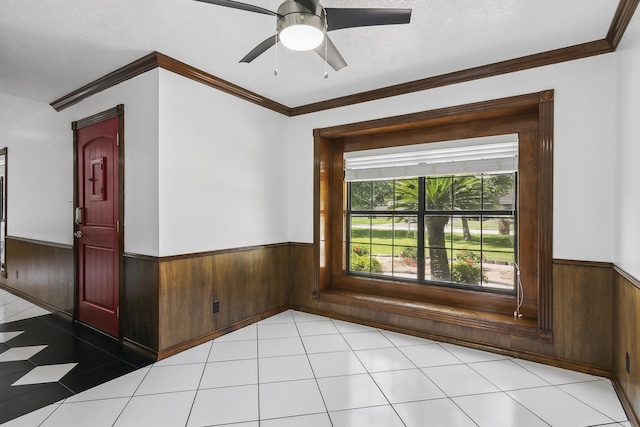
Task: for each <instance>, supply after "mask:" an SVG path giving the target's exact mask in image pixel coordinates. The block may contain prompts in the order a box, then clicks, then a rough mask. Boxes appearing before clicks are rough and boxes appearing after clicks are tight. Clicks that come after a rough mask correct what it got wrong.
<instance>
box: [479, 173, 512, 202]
mask: <svg viewBox="0 0 640 427" xmlns="http://www.w3.org/2000/svg"><path fill="white" fill-rule="evenodd" d="M515 183H516V179H515V174H514V173H507V174H496V175H485V176H484V182H483V195H482V196H483V208H484V209H485V210H514V209H515V194H516V188H515Z"/></svg>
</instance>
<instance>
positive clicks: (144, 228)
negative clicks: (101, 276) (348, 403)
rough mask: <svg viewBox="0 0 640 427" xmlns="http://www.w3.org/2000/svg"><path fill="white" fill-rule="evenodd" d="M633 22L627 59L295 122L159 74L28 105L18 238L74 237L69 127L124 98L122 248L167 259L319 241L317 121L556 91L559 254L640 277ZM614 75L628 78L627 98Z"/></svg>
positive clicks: (13, 169)
mask: <svg viewBox="0 0 640 427" xmlns="http://www.w3.org/2000/svg"><path fill="white" fill-rule="evenodd" d="M632 27H633V28H630V30H629V31H628V34H627V35H625V42H623V46H622V47H621V51H620V52H619V53H616V54H609V55H601V56H597V57H593V58H587V59H583V60H579V61H573V62H570V63H563V64H556V65H553V66H548V67H543V68H538V69H534V70H527V71H523V72H519V73H513V74H509V75H504V76H497V77H493V78H489V79H483V80H479V81H473V82H467V83H464V84H459V85H454V86H448V87H443V88H438V89H433V90H429V91H424V92H419V93H414V94H410V95H404V96H400V97H395V98H389V99H383V100H379V101H374V102H368V103H364V104H359V105H354V106H349V107H343V108H340V109H335V110H330V111H324V112H319V113H315V114H310V115H305V116H301V117H295V118H287V117H284V116H282V115H280V114H278V113H275V112H272V111H270V110H267V109H264V108H262V107H259V106H257V105H254V104H250V103H247V102H245V101H242V100H240V99H238V98H235V97H233V96H230V95H227V94H225V93H222V92H219V91H216V90H214V89H211V88H208V87H205V86H202V85H201V84H198V83H196V82H193V81H191V80H188V79H185V78H183V77H180V76H178V75H175V74H173V73H171V72H168V71H165V70H161V69H155V70H153V71H150V72H147V73H145V74H143V75H141V76H138V77H136V78H134V79H131V80H129V81H127V82H124V83H122V84H121V85H118V86H117V87H114V88H111V89H109V90H107V91H104V92H102V93H100V94H98V95H96V96H93V97H91V98H89V99H87V100H85V101H83V102H82V103H80V104H78V105H76V106H73V107H71V108H68V109H66V110H63V111H62V112H60V113H56V112H55V111H53V109H51V107H49V106H48V105H44V104H37V103H29V102H26V101H25V102H24V104H25V105H27V106H28V108H26V107H24V106H22V107H23V108H26V110H28V114H25V115H24V116H23V117H24V119H23V120H22V121H20V122H17V123H16V124H13V125H11V126H10V127H4V128H2V129H0V145H2V146H4V145H6V146H8V147H9V181H8V183H9V188H8V191H9V205H8V206H9V212H8V214H9V234H10V235H13V236H17V237H25V238H30V239H37V240H45V241H51V242H58V243H65V244H71V243H72V234H71V233H72V221H71V218H72V205H71V200H72V190H73V189H72V182H73V181H72V169H73V167H72V164H71V162H72V158H71V157H72V156H71V153H72V133H71V130H70V122H71V121H73V120H78V119H81V118H83V117H87V116H89V115H91V114H94V113H96V112H99V111H103V110H105V109H108V108H111V107H113V106H115V105H116V104H118V103H124V104H125V175H126V176H125V224H126V233H125V250H126V251H127V252H132V253H138V254H145V255H152V256H165V255H174V254H181V253H192V252H198V251H208V250H215V249H224V248H232V247H241V246H250V245H259V244H268V243H278V242H287V241H294V242H308V243H310V242H312V241H313V137H312V131H313V129H314V128H320V127H326V126H334V125H339V124H346V123H353V122H358V121H362V120H370V119H375V118H382V117H389V116H393V115H399V114H406V113H412V112H417V111H426V110H431V109H434V108H439V107H445V106H452V105H460V104H465V103H469V102H476V101H484V100H488V99H495V98H500V97H505V96H512V95H520V94H524V93H530V92H536V91H540V90H545V89H555V94H556V101H555V107H556V109H555V180H554V253H553V255H554V257H556V258H567V259H579V260H594V261H614V253H615V250H616V248H617V249H618V254H619V257H618V259H616V261H619V262H620V263H621V265H622V266H623V268H627V269H628V270H629V271H630V272H631V273H632V274H636V276H638V275H640V274H639V273H638V271H639V270H640V266H638V264H637V263H638V261H637V260H638V259H639V257H638V256H637V254H638V251H637V249H635V242H634V241H633V240H634V239H633V237H627V236H633V235H635V236H637V235H638V228H637V227H638V225H637V221H635V220H634V218H633V215H634V213H635V212H637V211H638V208H639V207H640V202H639V200H638V196H637V194H638V192H637V191H635V189H634V188H633V183H634V182H638V178H639V175H638V174H639V172H638V168H637V167H635V165H634V164H633V163H634V159H637V158H638V148H637V144H634V143H633V139H634V137H636V139H637V136H638V135H639V134H640V130H639V129H638V125H637V124H636V122H635V121H634V119H635V117H637V112H638V109H639V108H640V106H639V101H638V100H637V97H634V93H637V87H638V82H637V79H635V78H634V77H633V76H634V71H635V72H636V74H637V68H638V47H637V46H638V43H637V42H633V43H632V40H636V41H637V38H638V36H637V34H638V18H637V17H636V18H635V19H634V23H633V25H632ZM629 46H631V47H629ZM616 63H618V66H617V67H616ZM616 70H617V74H616ZM616 78H619V79H621V81H622V82H623V86H624V87H623V88H622V89H620V90H619V91H618V92H619V95H618V96H619V98H620V101H619V102H617V103H616V92H615V90H616V84H615V80H616ZM629 88H631V89H633V90H628V89H629ZM5 100H6V98H0V103H3V104H10V102H7V103H5V102H4V101H5ZM9 101H14V100H9ZM596 102H597V105H595V104H596ZM616 108H617V109H618V110H619V111H622V113H621V114H620V115H619V120H618V121H617V122H616V116H615V110H616ZM0 111H1V110H0ZM616 125H618V126H619V128H620V131H619V133H618V134H617V135H618V136H619V138H620V140H621V141H622V144H623V146H622V148H621V152H620V153H619V155H618V159H619V160H618V166H619V168H620V169H621V172H620V173H621V175H620V179H619V180H618V181H616V178H615V176H614V171H615V169H616V163H615V162H616V155H615V150H614V149H613V148H612V147H613V146H614V143H615V141H614V135H616V131H615V126H616ZM616 183H617V184H618V186H619V187H620V188H621V190H620V194H621V196H620V197H618V198H616V193H615V192H614V191H612V189H613V188H615V184H616ZM616 200H618V206H620V208H621V209H622V210H623V211H624V212H625V213H623V214H621V215H620V216H619V215H617V214H616V210H615V209H613V208H612V207H613V206H614V204H615V203H616ZM627 212H628V213H627ZM616 222H619V223H621V224H622V225H621V227H620V231H619V233H618V237H619V238H618V239H617V240H618V241H619V243H618V244H616V238H615V237H616V234H615V233H616V230H617V229H616V225H615V224H616ZM631 231H633V233H630V232H631Z"/></svg>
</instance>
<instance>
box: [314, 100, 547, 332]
mask: <svg viewBox="0 0 640 427" xmlns="http://www.w3.org/2000/svg"><path fill="white" fill-rule="evenodd" d="M514 135H515V136H516V138H515V139H512V141H511V142H512V143H513V142H517V145H512V146H511V148H510V149H507V150H504V149H503V151H510V155H509V156H506V157H501V156H496V158H493V159H487V158H486V157H487V156H484V155H483V156H479V157H478V156H476V157H475V158H474V157H473V156H470V153H469V152H466V153H465V152H464V150H465V148H464V146H469V145H472V146H476V147H480V146H483V147H484V148H483V149H485V148H486V149H488V145H489V144H488V143H487V144H484V142H483V143H482V144H477V145H476V142H477V141H480V139H486V138H489V140H490V139H491V138H498V141H497V143H504V142H508V141H504V140H500V138H501V137H503V136H514ZM314 138H315V165H316V173H315V193H314V206H315V222H314V233H315V238H314V248H315V253H316V257H315V259H316V272H317V276H316V281H315V283H316V290H315V295H316V297H317V298H319V299H322V300H326V301H329V302H332V303H336V304H346V305H350V306H357V307H360V308H361V309H368V310H375V311H385V312H388V313H394V314H399V315H408V316H412V317H419V318H424V319H429V320H432V321H437V322H445V323H451V324H454V325H455V327H461V326H468V327H472V328H479V329H485V330H490V331H491V332H501V333H505V334H508V335H514V336H523V337H529V338H534V337H535V338H539V339H541V340H543V341H547V342H549V341H551V340H552V332H551V331H552V319H553V316H552V307H553V301H552V252H551V248H552V230H553V227H552V219H553V91H544V92H539V93H532V94H528V95H521V96H515V97H511V98H504V99H497V100H491V101H486V102H479V103H475V104H468V105H461V106H457V107H448V108H443V109H440V110H432V111H425V112H421V113H414V114H409V115H405V116H398V117H390V118H386V119H378V120H372V121H369V122H361V123H353V124H347V125H340V126H335V127H331V128H324V129H316V130H315V131H314ZM478 138H480V139H478ZM508 139H509V138H508ZM489 140H487V141H489ZM442 141H445V142H442ZM455 141H458V142H455ZM469 141H473V144H469ZM494 142H496V141H494ZM449 143H452V144H453V146H447V144H449ZM514 147H515V148H514ZM503 148H504V147H503ZM377 150H378V151H377ZM435 150H443V151H441V152H440V153H439V155H440V157H444V158H448V160H449V161H448V162H433V161H431V159H432V158H434V153H435ZM409 153H412V154H411V155H409ZM416 153H417V154H416ZM507 158H510V159H511V160H508V159H507ZM398 159H400V160H398ZM416 159H418V160H417V161H416ZM509 162H510V163H509ZM514 162H515V163H516V164H517V166H514ZM509 164H510V166H509ZM436 190H438V191H436ZM430 193H434V194H435V193H439V194H441V196H442V199H436V198H430V197H431V196H430ZM434 233H436V234H438V235H433V234H434ZM465 237H466V238H467V239H466V240H465ZM414 259H415V263H414V262H413V260H414ZM515 262H517V263H518V266H519V283H522V287H520V286H517V287H516V286H515V279H514V275H515V274H514V273H515V270H514V263H515ZM465 265H466V266H467V267H469V268H467V267H465ZM499 269H500V271H499ZM490 270H492V271H490ZM498 276H501V280H498ZM516 307H520V308H521V313H522V314H523V317H522V318H514V316H513V313H514V311H515V309H516Z"/></svg>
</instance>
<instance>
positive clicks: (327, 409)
mask: <svg viewBox="0 0 640 427" xmlns="http://www.w3.org/2000/svg"><path fill="white" fill-rule="evenodd" d="M291 317H293V323H294V325H295V326H296V331H298V337H299V338H300V342H301V343H302V349H303V350H304V354H305V356H306V358H307V362H308V363H309V368H311V373H312V374H313V380H314V381H315V383H316V387H317V388H318V393H320V397H321V398H322V404H323V405H324V409H325V411H326V413H327V418H328V419H329V423H330V424H331V426H332V427H333V420H332V419H331V416H330V415H329V408H327V402H326V400H325V398H324V394H322V389H321V388H320V384H319V383H318V377H317V376H316V372H315V370H314V369H313V365H312V364H311V359H309V352H308V351H307V346H306V345H305V344H304V340H303V339H302V335H300V329H299V328H298V322H297V321H296V318H295V316H294V315H293V313H292V314H291ZM329 320H331V319H329ZM331 324H332V325H333V322H331ZM334 326H335V325H334Z"/></svg>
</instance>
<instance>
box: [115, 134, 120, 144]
mask: <svg viewBox="0 0 640 427" xmlns="http://www.w3.org/2000/svg"><path fill="white" fill-rule="evenodd" d="M116 145H120V134H119V133H116Z"/></svg>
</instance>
